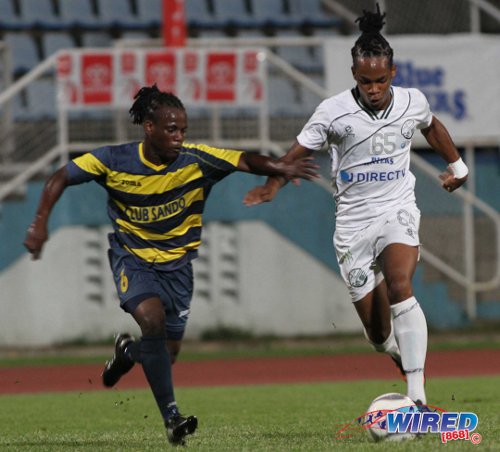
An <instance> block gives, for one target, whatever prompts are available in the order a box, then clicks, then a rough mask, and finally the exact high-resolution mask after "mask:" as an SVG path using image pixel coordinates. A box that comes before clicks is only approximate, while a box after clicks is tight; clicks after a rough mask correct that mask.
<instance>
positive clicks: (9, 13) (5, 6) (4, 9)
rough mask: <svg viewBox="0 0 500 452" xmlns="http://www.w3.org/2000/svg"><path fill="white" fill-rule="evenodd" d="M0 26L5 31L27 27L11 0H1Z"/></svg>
mask: <svg viewBox="0 0 500 452" xmlns="http://www.w3.org/2000/svg"><path fill="white" fill-rule="evenodd" d="M0 27H1V28H2V30H5V31H8V30H16V29H22V28H25V25H24V23H23V21H22V18H21V16H19V15H18V14H17V13H16V10H15V9H14V4H13V3H12V1H11V0H0Z"/></svg>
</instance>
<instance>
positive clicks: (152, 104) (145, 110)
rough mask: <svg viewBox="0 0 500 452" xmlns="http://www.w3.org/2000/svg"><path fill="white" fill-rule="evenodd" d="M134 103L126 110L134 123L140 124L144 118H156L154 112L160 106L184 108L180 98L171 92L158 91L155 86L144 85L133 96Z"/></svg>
mask: <svg viewBox="0 0 500 452" xmlns="http://www.w3.org/2000/svg"><path fill="white" fill-rule="evenodd" d="M134 99H135V101H134V103H133V104H132V107H130V110H129V111H128V112H129V114H130V116H131V117H132V122H133V123H134V124H142V123H144V121H145V120H147V119H150V120H152V121H154V120H155V119H156V112H157V111H158V110H159V109H160V108H162V107H172V108H178V109H180V110H185V108H184V105H183V104H182V102H181V101H180V99H179V98H178V97H177V96H175V95H174V94H172V93H165V92H163V91H160V90H159V89H158V87H157V86H156V83H155V84H154V85H153V86H144V87H142V88H141V89H140V90H139V91H138V92H137V94H136V95H135V96H134Z"/></svg>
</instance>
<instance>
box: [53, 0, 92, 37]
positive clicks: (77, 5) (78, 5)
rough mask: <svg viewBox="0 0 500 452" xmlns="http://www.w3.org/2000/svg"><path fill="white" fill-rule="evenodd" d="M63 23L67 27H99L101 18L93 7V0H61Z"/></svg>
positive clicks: (60, 7)
mask: <svg viewBox="0 0 500 452" xmlns="http://www.w3.org/2000/svg"><path fill="white" fill-rule="evenodd" d="M59 9H60V17H61V19H60V20H61V23H62V24H63V25H65V26H66V27H81V28H86V29H90V30H92V29H96V28H99V25H100V24H99V18H98V16H97V15H96V14H95V13H94V10H93V9H92V3H91V0H63V1H60V2H59Z"/></svg>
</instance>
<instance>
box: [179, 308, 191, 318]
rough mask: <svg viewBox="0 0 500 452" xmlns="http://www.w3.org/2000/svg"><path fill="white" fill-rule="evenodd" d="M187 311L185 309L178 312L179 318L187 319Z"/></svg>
mask: <svg viewBox="0 0 500 452" xmlns="http://www.w3.org/2000/svg"><path fill="white" fill-rule="evenodd" d="M189 311H190V310H189V309H185V310H184V311H181V312H179V318H181V317H187V316H188V315H189Z"/></svg>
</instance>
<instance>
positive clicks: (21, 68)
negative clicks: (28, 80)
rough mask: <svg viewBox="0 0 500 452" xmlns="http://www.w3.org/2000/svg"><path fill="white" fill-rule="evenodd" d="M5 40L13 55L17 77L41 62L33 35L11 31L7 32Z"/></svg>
mask: <svg viewBox="0 0 500 452" xmlns="http://www.w3.org/2000/svg"><path fill="white" fill-rule="evenodd" d="M4 40H5V43H6V44H7V46H8V47H9V49H10V52H11V55H12V67H13V71H14V76H15V77H18V76H21V75H23V74H24V73H26V72H27V71H29V70H30V69H32V68H34V67H35V66H36V65H37V64H38V63H39V62H40V59H41V55H40V54H39V51H38V49H37V47H36V44H35V40H34V39H33V38H32V37H31V35H29V34H27V33H16V32H9V33H6V34H5V37H4Z"/></svg>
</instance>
